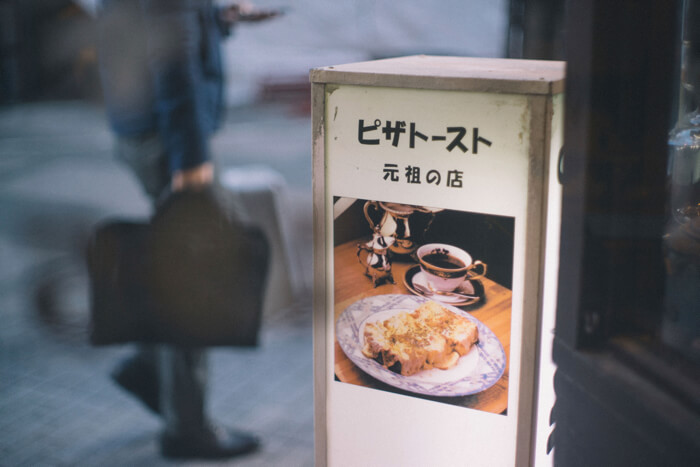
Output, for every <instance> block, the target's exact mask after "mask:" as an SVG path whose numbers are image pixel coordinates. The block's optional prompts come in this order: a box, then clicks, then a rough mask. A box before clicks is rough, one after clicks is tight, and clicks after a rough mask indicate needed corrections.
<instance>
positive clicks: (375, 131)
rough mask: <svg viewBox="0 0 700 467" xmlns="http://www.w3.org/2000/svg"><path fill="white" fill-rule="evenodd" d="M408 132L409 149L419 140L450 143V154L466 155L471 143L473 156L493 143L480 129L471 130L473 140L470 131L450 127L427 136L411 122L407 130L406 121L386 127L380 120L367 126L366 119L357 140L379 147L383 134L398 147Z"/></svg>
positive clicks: (359, 126)
mask: <svg viewBox="0 0 700 467" xmlns="http://www.w3.org/2000/svg"><path fill="white" fill-rule="evenodd" d="M406 132H408V147H409V148H411V149H413V148H415V147H416V143H417V140H421V141H424V142H428V141H430V142H433V141H439V142H447V141H449V143H448V144H447V146H446V149H447V150H448V151H450V152H452V150H454V149H455V148H457V149H459V150H460V151H462V152H463V153H466V152H468V151H469V150H470V149H469V147H468V146H467V143H471V146H470V147H471V152H472V154H478V153H479V145H480V144H482V145H486V146H487V147H489V146H491V144H492V142H491V141H489V140H488V139H486V138H484V137H483V136H481V135H479V128H478V127H474V128H472V129H471V139H469V137H468V136H467V134H468V130H467V129H466V128H465V127H461V126H448V127H447V128H445V133H444V134H437V135H426V134H424V133H421V132H420V131H419V130H418V128H417V127H416V124H415V123H414V122H409V126H408V130H407V129H406V122H405V121H401V120H396V121H395V122H392V121H391V120H387V121H385V122H384V125H382V121H381V120H379V119H376V120H374V122H373V123H372V124H365V121H364V119H359V121H358V125H357V140H358V141H359V142H360V144H368V145H378V144H380V142H381V134H383V135H384V139H385V140H386V141H391V145H392V146H394V147H398V145H399V141H400V140H401V135H403V134H405V133H406ZM419 144H420V143H419Z"/></svg>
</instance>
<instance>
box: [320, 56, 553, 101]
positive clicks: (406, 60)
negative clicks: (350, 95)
mask: <svg viewBox="0 0 700 467" xmlns="http://www.w3.org/2000/svg"><path fill="white" fill-rule="evenodd" d="M564 73H565V62H558V61H545V60H518V59H505V58H467V57H446V56H431V55H413V56H407V57H399V58H388V59H383V60H372V61H367V62H357V63H348V64H345V65H336V66H327V67H323V68H315V69H312V70H311V72H310V75H309V78H310V81H311V82H312V83H326V84H346V85H358V86H381V87H393V88H416V89H437V90H447V91H471V92H492V93H508V94H542V95H552V94H558V93H561V92H564Z"/></svg>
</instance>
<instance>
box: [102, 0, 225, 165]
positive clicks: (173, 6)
mask: <svg viewBox="0 0 700 467" xmlns="http://www.w3.org/2000/svg"><path fill="white" fill-rule="evenodd" d="M218 12H219V11H218V9H217V8H216V7H215V6H213V5H212V1H211V0H104V1H103V3H102V8H101V10H100V15H99V18H98V31H99V39H98V44H99V56H100V76H101V81H102V88H103V95H104V101H105V106H106V111H107V116H108V119H109V122H110V124H111V127H112V129H113V130H114V132H115V133H116V134H117V135H118V136H126V137H138V136H143V135H146V134H153V133H157V134H159V135H160V138H161V140H162V142H163V145H164V147H165V151H166V155H167V158H168V164H169V169H170V171H171V172H174V171H176V170H180V169H187V168H190V167H194V166H197V165H199V164H201V163H202V162H205V161H207V160H209V158H210V155H209V143H208V140H209V136H210V135H211V134H212V133H213V132H214V130H215V129H216V128H217V127H218V125H219V120H220V118H221V114H222V110H223V103H224V94H223V92H224V91H223V67H222V60H221V53H220V42H221V40H222V38H223V37H225V36H228V34H229V32H230V31H229V28H228V27H227V25H225V24H223V23H222V21H220V19H219V15H218Z"/></svg>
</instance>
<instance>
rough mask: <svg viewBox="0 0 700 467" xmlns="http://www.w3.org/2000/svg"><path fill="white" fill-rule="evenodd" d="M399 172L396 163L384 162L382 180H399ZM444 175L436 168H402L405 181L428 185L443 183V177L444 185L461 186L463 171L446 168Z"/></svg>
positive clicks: (410, 166) (450, 186)
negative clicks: (423, 169) (423, 170)
mask: <svg viewBox="0 0 700 467" xmlns="http://www.w3.org/2000/svg"><path fill="white" fill-rule="evenodd" d="M399 173H400V169H399V166H398V164H384V180H386V181H389V182H399V181H400V180H401V176H400V175H399ZM422 173H425V176H424V177H423V176H422V175H421V174H422ZM444 175H445V176H444V177H443V172H440V171H439V170H436V169H430V170H427V171H425V172H422V171H421V168H420V167H417V166H412V165H408V166H406V167H404V168H403V177H404V179H405V181H406V183H411V184H421V183H423V182H425V183H427V184H429V185H436V186H439V185H440V184H441V183H443V178H444V183H445V186H447V187H449V188H462V177H463V175H464V172H462V171H461V170H447V171H445V172H444Z"/></svg>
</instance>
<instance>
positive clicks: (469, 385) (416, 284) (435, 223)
mask: <svg viewBox="0 0 700 467" xmlns="http://www.w3.org/2000/svg"><path fill="white" fill-rule="evenodd" d="M334 211H335V212H336V215H335V220H334V224H333V232H334V233H333V242H334V248H333V257H334V289H335V293H334V297H335V328H334V329H335V361H334V371H335V379H336V380H337V381H339V382H340V383H347V384H353V385H357V386H362V387H366V388H370V389H372V390H382V391H388V392H392V393H395V394H399V395H402V396H411V397H417V398H421V399H427V400H433V401H436V402H441V403H447V404H451V405H456V406H461V407H467V408H471V409H476V410H482V411H485V412H491V413H497V414H506V413H507V408H508V407H507V406H508V361H509V349H510V330H511V329H510V328H511V305H512V293H511V289H512V280H513V278H512V277H513V245H514V232H515V219H514V218H513V217H508V216H498V215H492V214H483V213H475V212H467V211H459V210H454V209H445V208H436V207H428V206H417V205H409V204H401V203H396V202H391V201H377V200H367V199H353V198H343V197H335V198H334Z"/></svg>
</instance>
